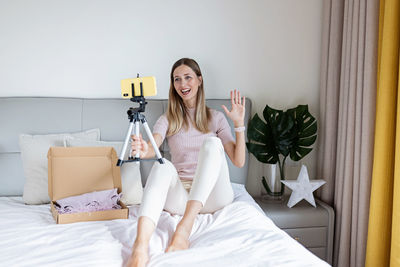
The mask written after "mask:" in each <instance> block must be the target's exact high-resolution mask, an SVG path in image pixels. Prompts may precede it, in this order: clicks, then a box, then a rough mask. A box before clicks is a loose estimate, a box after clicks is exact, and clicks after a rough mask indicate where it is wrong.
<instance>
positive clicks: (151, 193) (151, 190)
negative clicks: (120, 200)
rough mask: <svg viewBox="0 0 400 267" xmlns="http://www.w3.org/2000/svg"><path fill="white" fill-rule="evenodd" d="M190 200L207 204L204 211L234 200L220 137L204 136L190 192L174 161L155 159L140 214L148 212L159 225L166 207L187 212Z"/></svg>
mask: <svg viewBox="0 0 400 267" xmlns="http://www.w3.org/2000/svg"><path fill="white" fill-rule="evenodd" d="M188 200H198V201H200V202H201V203H202V204H203V208H202V209H201V211H200V213H212V212H215V211H217V210H219V209H221V208H223V207H224V206H226V205H228V204H230V203H232V201H233V190H232V186H231V183H230V179H229V170H228V165H227V162H226V159H225V152H224V147H223V146H222V143H221V140H220V139H219V138H218V137H207V138H206V139H205V140H204V142H203V144H202V147H201V148H200V152H199V159H198V162H197V168H196V172H195V176H194V178H193V184H192V188H191V190H190V193H189V194H188V193H187V191H186V190H185V188H184V187H183V185H182V183H181V181H180V179H179V176H178V173H177V171H176V168H175V167H174V165H173V164H172V163H171V162H170V161H168V160H165V164H160V163H159V162H157V161H156V162H155V163H154V165H153V167H152V169H151V171H150V174H149V177H148V178H147V182H146V186H145V188H144V193H143V198H142V204H141V205H140V209H139V217H140V216H147V217H149V218H150V219H151V220H152V221H153V222H154V224H155V225H157V223H158V219H159V217H160V215H161V212H162V210H163V209H164V210H166V211H168V212H170V213H172V214H178V215H183V214H184V212H185V209H186V202H187V201H188Z"/></svg>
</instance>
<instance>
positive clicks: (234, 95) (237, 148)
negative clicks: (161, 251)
mask: <svg viewBox="0 0 400 267" xmlns="http://www.w3.org/2000/svg"><path fill="white" fill-rule="evenodd" d="M245 103H246V98H245V97H243V98H241V97H240V92H239V91H236V90H235V91H234V92H232V91H231V104H232V109H231V111H229V110H228V109H227V108H226V107H225V106H224V105H222V108H223V109H224V111H225V113H226V115H227V116H228V117H229V118H230V119H231V120H232V121H233V125H234V126H235V128H238V127H243V126H244V112H245ZM235 135H236V142H235V143H233V142H228V143H226V144H225V145H224V149H225V152H226V154H228V157H229V158H230V159H231V161H232V163H233V164H234V165H235V166H236V167H239V168H241V167H243V165H244V163H245V160H246V144H245V140H244V131H241V132H235Z"/></svg>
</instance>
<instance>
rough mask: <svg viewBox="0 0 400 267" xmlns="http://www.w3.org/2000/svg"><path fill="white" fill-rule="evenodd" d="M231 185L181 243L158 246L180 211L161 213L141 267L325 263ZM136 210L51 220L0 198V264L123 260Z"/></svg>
mask: <svg viewBox="0 0 400 267" xmlns="http://www.w3.org/2000/svg"><path fill="white" fill-rule="evenodd" d="M233 188H234V191H235V201H234V202H233V203H232V204H230V205H228V206H227V207H225V208H224V209H222V210H220V211H217V212H215V213H214V214H200V215H198V218H197V220H196V222H195V224H194V227H193V231H192V234H191V237H190V249H188V250H185V251H178V252H171V253H164V250H165V249H166V247H167V244H168V242H169V240H170V238H171V236H172V234H173V232H174V229H175V227H176V225H177V223H178V222H179V219H180V216H171V215H170V214H169V213H167V212H163V213H162V215H161V218H160V222H159V224H158V226H157V229H156V231H155V233H154V234H153V236H152V239H151V241H150V257H151V258H150V262H149V264H148V266H149V267H155V266H202V267H204V266H218V267H220V266H229V267H231V266H288V267H289V266H290V267H294V266H307V267H310V266H329V265H328V264H327V263H326V262H324V261H322V260H320V259H319V258H318V257H316V256H314V255H313V254H312V253H311V252H309V251H308V250H307V249H305V248H304V247H303V246H301V245H300V244H299V243H298V242H296V241H295V240H293V239H292V238H290V237H289V236H288V235H287V234H286V233H285V232H283V231H282V230H280V229H279V228H278V227H276V226H275V225H274V224H273V222H272V221H271V220H270V219H269V218H267V217H266V216H265V215H264V213H263V212H262V211H261V209H260V208H259V207H258V205H257V204H256V203H255V202H254V200H253V199H252V198H251V196H250V195H249V194H248V193H247V192H246V190H245V189H244V187H243V186H242V185H238V184H233ZM137 211H138V206H132V207H130V218H129V219H128V220H113V221H99V222H81V223H73V224H65V225H57V224H55V222H54V219H53V217H52V215H51V213H50V208H49V205H38V206H33V205H30V206H28V205H25V204H23V201H22V198H21V197H0V266H123V265H124V264H125V263H126V262H127V260H128V258H129V256H130V254H131V247H132V243H133V241H134V239H135V236H136V222H137Z"/></svg>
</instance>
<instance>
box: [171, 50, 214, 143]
mask: <svg viewBox="0 0 400 267" xmlns="http://www.w3.org/2000/svg"><path fill="white" fill-rule="evenodd" d="M182 65H186V66H188V67H189V68H191V69H192V70H193V71H194V73H195V74H196V75H197V77H198V78H200V77H201V79H202V75H201V70H200V67H199V65H198V64H197V62H196V61H195V60H193V59H190V58H181V59H179V60H178V61H177V62H175V64H174V65H173V66H172V69H171V81H170V83H171V84H170V87H169V98H168V109H167V119H168V124H169V126H168V132H167V135H174V134H176V133H177V132H179V130H180V129H181V128H182V127H184V129H185V130H187V129H188V127H189V121H188V111H187V109H186V106H185V104H184V103H183V100H182V98H181V97H180V96H179V95H178V93H177V92H176V90H175V87H174V71H175V69H176V68H177V67H179V66H182ZM203 85H204V80H202V82H201V83H200V86H199V89H198V91H197V97H196V112H195V116H194V122H193V124H194V125H193V126H194V127H196V128H197V129H198V130H199V131H200V132H202V133H208V132H209V129H208V122H209V120H210V118H211V115H210V109H209V108H208V107H207V106H206V101H205V96H204V86H203Z"/></svg>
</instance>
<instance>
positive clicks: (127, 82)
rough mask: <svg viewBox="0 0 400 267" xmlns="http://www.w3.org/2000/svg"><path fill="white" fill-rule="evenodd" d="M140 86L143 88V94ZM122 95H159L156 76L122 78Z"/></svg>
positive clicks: (126, 96) (125, 96)
mask: <svg viewBox="0 0 400 267" xmlns="http://www.w3.org/2000/svg"><path fill="white" fill-rule="evenodd" d="M140 88H142V90H143V95H142V94H141V90H140ZM121 95H122V97H123V98H132V97H134V96H154V95H157V86H156V78H155V77H154V76H148V77H139V78H132V79H124V80H121Z"/></svg>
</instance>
